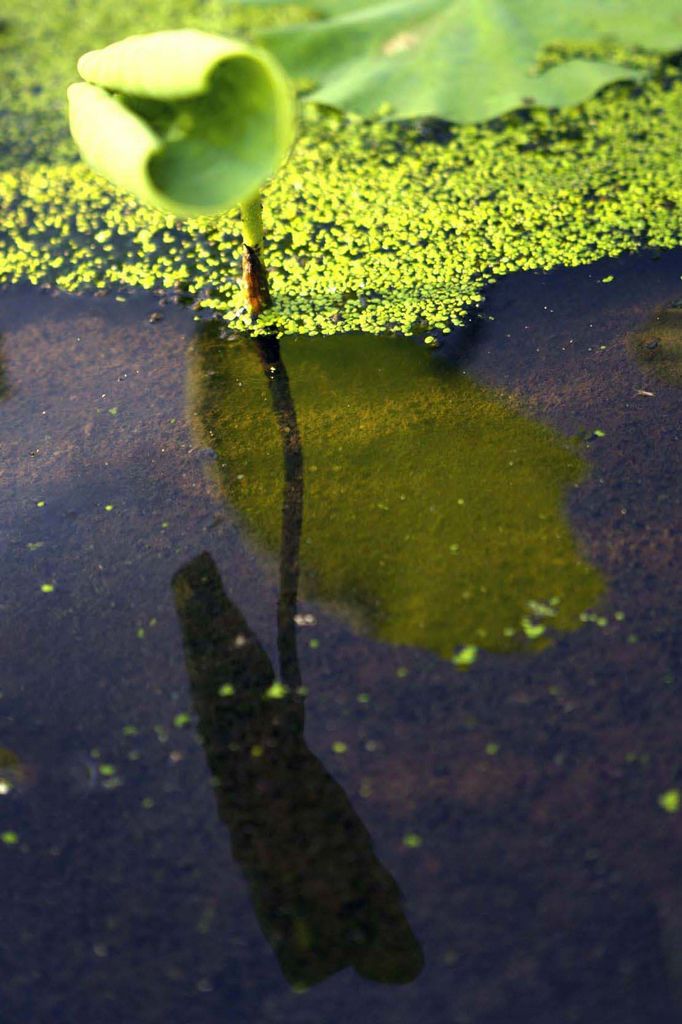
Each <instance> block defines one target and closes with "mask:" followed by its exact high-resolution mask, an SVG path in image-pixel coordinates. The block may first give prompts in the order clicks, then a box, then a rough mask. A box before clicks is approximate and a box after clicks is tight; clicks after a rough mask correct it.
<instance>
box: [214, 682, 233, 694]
mask: <svg viewBox="0 0 682 1024" xmlns="http://www.w3.org/2000/svg"><path fill="white" fill-rule="evenodd" d="M234 694H235V689H234V686H233V685H232V683H223V685H222V686H221V687H220V689H219V690H218V696H219V697H234Z"/></svg>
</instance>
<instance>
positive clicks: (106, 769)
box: [97, 764, 116, 778]
mask: <svg viewBox="0 0 682 1024" xmlns="http://www.w3.org/2000/svg"><path fill="white" fill-rule="evenodd" d="M97 767H98V771H99V773H100V775H104V776H106V777H107V778H111V776H112V775H115V774H116V767H115V765H113V764H100V765H98V766H97Z"/></svg>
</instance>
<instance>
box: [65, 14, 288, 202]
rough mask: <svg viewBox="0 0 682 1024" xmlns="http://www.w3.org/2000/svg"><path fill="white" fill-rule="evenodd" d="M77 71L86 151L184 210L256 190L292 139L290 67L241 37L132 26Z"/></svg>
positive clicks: (131, 187)
mask: <svg viewBox="0 0 682 1024" xmlns="http://www.w3.org/2000/svg"><path fill="white" fill-rule="evenodd" d="M78 71H79V73H80V75H81V76H82V77H83V78H84V79H85V81H83V82H77V83H75V84H74V85H71V86H70V87H69V90H68V98H69V122H70V127H71V134H72V135H73V138H74V140H75V142H76V145H77V146H78V148H79V150H80V152H81V154H82V156H83V158H84V160H85V161H86V162H87V163H88V164H90V166H91V167H92V168H93V169H94V170H95V171H97V172H98V173H100V174H102V175H104V177H106V178H108V179H109V181H111V182H112V183H113V184H114V185H117V186H118V187H119V188H122V189H124V190H126V191H127V192H131V193H132V194H133V195H134V196H136V197H137V199H139V200H140V201H141V202H143V203H146V204H148V205H150V206H155V207H157V208H158V209H161V210H164V211H166V212H168V213H172V214H175V215H177V216H180V217H191V216H200V215H212V214H217V213H222V212H224V211H225V210H229V209H231V208H232V207H234V206H236V205H237V204H238V203H240V202H242V201H243V200H245V199H247V198H249V196H251V195H253V194H254V193H255V192H256V191H257V190H258V188H259V187H260V186H261V185H262V184H263V182H264V181H265V180H266V179H267V178H268V177H270V175H272V174H273V173H274V171H276V170H277V168H278V166H279V165H280V163H281V162H282V160H283V159H284V157H285V156H286V153H287V151H288V149H289V147H290V145H291V143H292V141H293V134H294V103H293V97H292V91H291V87H290V85H289V82H288V80H287V77H286V75H285V73H284V71H283V70H282V69H281V67H280V66H279V64H278V63H277V61H276V60H275V59H274V58H272V57H271V56H270V55H269V54H268V53H267V52H266V51H264V50H262V49H260V48H258V47H254V46H251V45H250V44H248V43H245V42H242V41H240V40H232V39H227V38H225V37H223V36H218V35H211V34H209V33H207V32H200V31H196V30H193V29H183V30H179V31H168V32H152V33H149V34H147V35H139V36H130V37H128V38H127V39H123V40H121V41H120V42H117V43H113V44H112V45H111V46H107V47H105V48H104V49H102V50H94V51H92V52H91V53H86V54H85V55H84V56H83V57H81V59H80V60H79V62H78Z"/></svg>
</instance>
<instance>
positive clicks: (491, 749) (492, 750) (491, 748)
mask: <svg viewBox="0 0 682 1024" xmlns="http://www.w3.org/2000/svg"><path fill="white" fill-rule="evenodd" d="M485 752H486V754H487V755H488V757H495V755H496V754H499V752H500V744H499V743H486V745H485Z"/></svg>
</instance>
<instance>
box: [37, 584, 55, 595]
mask: <svg viewBox="0 0 682 1024" xmlns="http://www.w3.org/2000/svg"><path fill="white" fill-rule="evenodd" d="M40 589H41V591H42V592H43V594H51V593H53V591H54V583H41V584H40Z"/></svg>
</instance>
